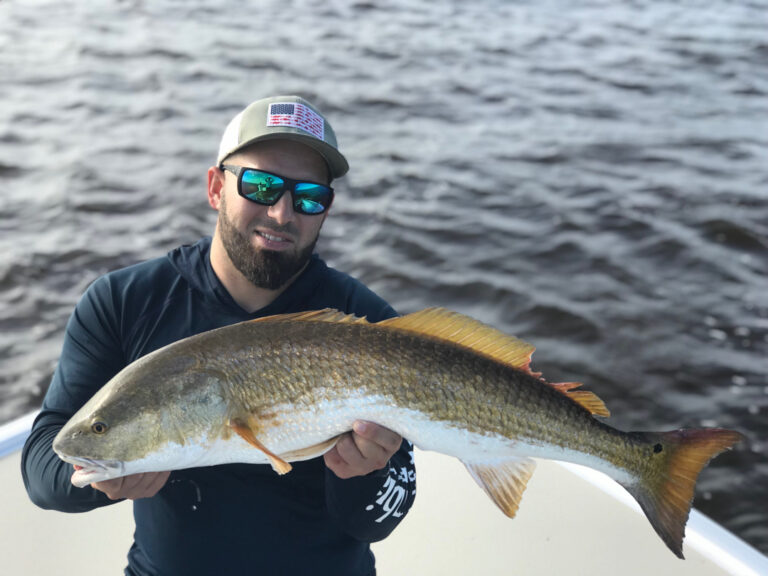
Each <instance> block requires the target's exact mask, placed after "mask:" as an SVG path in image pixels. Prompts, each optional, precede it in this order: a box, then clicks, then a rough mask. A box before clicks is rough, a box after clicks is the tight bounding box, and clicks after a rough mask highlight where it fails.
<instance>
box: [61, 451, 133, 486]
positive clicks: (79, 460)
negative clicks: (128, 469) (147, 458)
mask: <svg viewBox="0 0 768 576" xmlns="http://www.w3.org/2000/svg"><path fill="white" fill-rule="evenodd" d="M59 458H61V459H62V460H64V462H67V463H69V464H72V465H73V466H74V467H75V473H74V474H73V475H72V484H74V485H75V486H77V487H78V488H82V487H84V486H87V485H88V484H91V483H93V482H102V481H104V480H110V479H112V478H119V477H120V476H124V475H125V474H124V470H125V465H124V464H123V462H120V461H119V460H95V459H93V458H83V457H79V456H59Z"/></svg>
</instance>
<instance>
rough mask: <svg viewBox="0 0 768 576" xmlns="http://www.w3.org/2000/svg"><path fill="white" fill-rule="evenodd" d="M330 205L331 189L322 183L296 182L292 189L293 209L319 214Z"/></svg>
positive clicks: (303, 212)
mask: <svg viewBox="0 0 768 576" xmlns="http://www.w3.org/2000/svg"><path fill="white" fill-rule="evenodd" d="M330 205H331V190H330V188H328V186H323V185H322V184H312V183H311V182H298V183H297V184H296V189H295V190H294V191H293V209H294V210H296V211H297V212H300V213H302V214H321V213H323V212H325V210H326V209H327V208H328V206H330Z"/></svg>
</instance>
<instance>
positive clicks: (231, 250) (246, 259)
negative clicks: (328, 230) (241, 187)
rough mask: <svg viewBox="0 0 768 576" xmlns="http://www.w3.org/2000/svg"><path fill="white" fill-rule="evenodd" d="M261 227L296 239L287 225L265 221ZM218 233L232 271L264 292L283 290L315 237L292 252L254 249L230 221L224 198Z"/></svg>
mask: <svg viewBox="0 0 768 576" xmlns="http://www.w3.org/2000/svg"><path fill="white" fill-rule="evenodd" d="M261 224H263V225H265V226H267V227H268V228H271V229H272V230H274V231H275V232H286V233H292V234H294V236H295V230H294V229H293V226H292V225H290V224H289V225H288V226H277V225H276V224H274V223H273V222H271V221H266V220H265V221H264V222H261ZM219 232H220V234H221V240H222V244H223V245H224V249H225V250H226V251H227V255H228V256H229V259H230V260H231V261H232V264H234V265H235V268H237V269H238V270H239V271H240V273H241V274H242V275H243V276H245V278H246V279H247V280H248V281H249V282H251V284H254V285H255V286H258V287H259V288H266V289H267V290H277V289H278V288H282V287H283V286H285V285H286V284H287V283H288V281H289V280H290V279H291V278H293V277H294V276H295V275H296V274H298V273H299V272H300V271H301V270H302V269H303V268H304V266H306V265H307V262H309V259H310V258H311V257H312V252H314V250H315V244H317V238H318V236H315V238H314V239H313V240H312V242H310V243H309V244H308V245H307V246H305V247H304V248H302V249H300V250H298V251H294V252H291V251H280V252H278V251H274V250H263V249H257V248H254V247H253V244H252V243H251V238H250V236H249V235H246V234H243V233H242V232H240V230H238V229H237V228H236V227H235V225H234V224H233V223H232V221H231V220H230V219H229V216H228V215H227V206H226V202H225V200H224V195H222V197H221V205H220V206H219Z"/></svg>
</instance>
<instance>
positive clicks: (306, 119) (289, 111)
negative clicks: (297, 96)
mask: <svg viewBox="0 0 768 576" xmlns="http://www.w3.org/2000/svg"><path fill="white" fill-rule="evenodd" d="M267 126H289V127H291V128H299V129H300V130H304V131H305V132H308V133H310V134H312V136H314V137H315V138H319V139H320V140H323V141H324V140H325V121H324V120H323V117H322V116H320V115H319V114H318V113H317V112H315V111H314V110H312V109H311V108H310V107H308V106H304V104H299V103H298V102H276V103H274V104H270V105H269V110H268V112H267Z"/></svg>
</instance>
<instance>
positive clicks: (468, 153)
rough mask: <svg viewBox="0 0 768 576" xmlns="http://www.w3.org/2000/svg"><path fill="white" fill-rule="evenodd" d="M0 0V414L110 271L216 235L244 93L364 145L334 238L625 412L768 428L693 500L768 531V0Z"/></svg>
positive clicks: (44, 375) (379, 285) (340, 201)
mask: <svg viewBox="0 0 768 576" xmlns="http://www.w3.org/2000/svg"><path fill="white" fill-rule="evenodd" d="M253 6H257V8H252V9H250V10H245V9H244V3H241V2H226V1H219V2H216V1H207V2H181V1H179V2H167V1H157V2H140V1H134V2H95V1H90V2H72V1H66V0H60V1H56V2H39V1H32V0H27V1H24V2H21V1H5V2H2V3H0V182H1V183H2V193H1V194H0V421H4V420H9V419H11V418H13V417H16V416H19V415H21V414H23V413H25V412H26V411H28V410H31V409H34V408H35V407H36V406H38V405H39V402H40V400H41V398H42V395H43V394H44V392H45V389H46V387H47V385H48V383H49V381H50V377H51V374H52V371H53V368H54V365H55V362H56V359H57V356H58V354H59V348H60V345H61V338H62V331H63V328H64V325H65V323H66V320H67V317H68V315H69V314H70V312H71V310H72V307H73V305H74V304H75V302H76V301H77V299H78V297H79V295H80V294H81V293H82V292H83V290H84V289H85V288H86V286H87V285H88V284H89V283H90V282H91V281H93V280H94V279H95V278H96V277H97V276H98V275H100V274H102V273H104V272H106V271H108V270H111V269H114V268H118V267H121V266H124V265H128V264H131V263H134V262H137V261H140V260H143V259H147V258H151V257H155V256H158V255H160V254H163V253H164V252H165V251H167V250H169V249H171V248H173V247H175V246H176V245H178V244H180V243H187V242H192V241H194V240H195V239H197V238H198V237H199V236H200V235H203V234H210V233H211V232H212V230H213V225H214V222H215V213H214V212H213V211H211V210H210V209H209V208H208V206H207V203H206V200H205V170H206V169H207V167H208V166H209V165H210V164H211V163H212V162H213V161H214V158H215V154H216V149H217V146H218V139H219V138H220V135H221V132H222V130H223V128H224V126H225V124H226V123H227V121H228V120H229V119H230V118H231V117H232V116H233V115H234V114H235V113H236V112H237V111H239V110H240V109H241V108H242V107H243V106H244V105H245V104H247V103H248V102H249V101H251V100H253V99H256V98H259V97H262V96H267V95H273V94H278V93H300V94H302V95H304V96H305V97H307V98H309V99H310V100H312V101H314V102H315V103H317V104H318V105H320V107H321V108H322V109H323V110H324V111H325V112H326V113H327V114H328V115H329V116H330V118H331V119H332V121H333V125H334V128H335V130H336V133H337V134H338V136H339V139H340V142H341V145H342V148H343V150H344V151H345V153H346V154H347V157H348V158H349V161H350V164H351V166H352V170H351V173H350V174H349V176H348V177H347V178H345V179H344V180H341V181H339V182H338V183H337V184H338V186H337V190H338V196H337V200H336V203H335V204H334V209H333V212H332V216H331V218H329V220H328V222H327V223H326V226H325V229H324V238H323V240H322V242H321V252H322V254H323V255H324V256H325V257H326V259H327V260H328V261H329V262H330V263H331V264H332V265H334V266H336V267H338V268H340V269H342V270H345V271H347V272H350V273H352V274H355V275H357V276H358V277H360V278H361V279H362V280H364V281H365V282H366V283H367V284H369V285H370V286H371V287H372V288H373V289H374V290H376V291H377V292H379V293H380V294H381V295H382V296H384V297H385V298H387V299H388V300H389V301H390V302H391V303H392V304H393V305H394V306H395V307H396V308H397V309H398V310H399V311H401V312H410V311H413V310H417V309H420V308H423V307H426V306H433V305H440V306H447V307H450V308H453V309H455V310H458V311H461V312H464V313H467V314H470V315H473V316H475V317H476V318H478V319H481V320H483V321H485V322H488V323H490V324H493V325H494V326H497V327H498V328H500V329H502V330H505V331H508V332H511V333H515V334H517V335H519V336H521V337H524V338H526V339H528V340H530V341H531V342H533V343H534V344H536V346H537V347H538V352H537V354H536V358H535V366H536V368H538V369H540V370H542V371H543V372H544V373H545V374H546V375H547V376H548V377H549V379H550V380H554V381H556V380H558V379H562V378H565V379H568V380H572V379H578V380H582V381H584V382H587V383H589V385H590V388H591V389H593V390H594V391H596V392H597V393H599V394H600V396H601V397H603V398H604V399H605V400H606V403H607V404H608V405H609V407H610V408H611V409H612V412H613V417H612V419H611V422H612V423H613V424H614V425H616V426H618V427H620V428H623V429H640V430H647V429H664V428H676V427H682V426H687V427H690V426H701V425H704V426H725V427H733V428H737V429H739V430H741V431H743V432H744V433H745V434H746V435H747V437H748V440H747V441H746V442H745V443H743V444H742V445H740V446H738V448H737V449H736V450H734V451H733V452H730V453H728V454H726V455H723V456H721V457H719V458H718V459H717V460H715V461H714V463H713V464H712V465H711V466H710V467H709V468H708V469H707V470H706V472H705V473H704V474H703V475H702V477H701V479H700V483H699V489H698V492H697V499H696V506H697V507H698V508H699V509H701V510H702V511H703V512H704V513H706V514H708V515H710V516H712V517H713V518H715V519H717V520H718V521H720V522H722V523H723V524H724V525H725V526H726V527H728V528H729V529H731V530H732V531H734V532H735V533H737V534H738V535H740V536H741V537H743V538H745V539H746V540H747V541H749V542H750V543H752V544H753V545H755V546H757V547H758V548H760V549H761V550H762V551H763V552H768V461H766V451H768V441H767V440H766V432H767V431H768V424H767V422H768V418H767V415H768V360H767V357H766V351H767V350H768V282H766V277H767V273H768V252H767V250H768V208H767V207H766V200H767V199H768V124H767V119H768V36H767V35H766V30H767V29H768V27H767V25H768V2H766V0H754V1H752V2H729V1H726V0H715V1H714V2H663V1H662V2H651V1H650V0H638V1H635V2H632V3H615V2H608V1H607V0H595V1H592V2H579V3H573V2H566V1H565V0H558V1H554V0H550V1H544V2H538V3H535V5H534V4H533V3H527V2H525V3H524V2H513V1H508V0H478V1H476V2H459V1H458V0H452V1H446V2H429V1H427V0H418V1H417V0H407V1H406V0H397V1H393V2H389V1H383V2H368V1H362V2H357V3H354V2H349V1H347V0H343V1H342V0H335V1H328V0H316V1H312V0H304V1H295V2H290V1H286V0H281V1H264V2H258V3H253Z"/></svg>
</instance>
